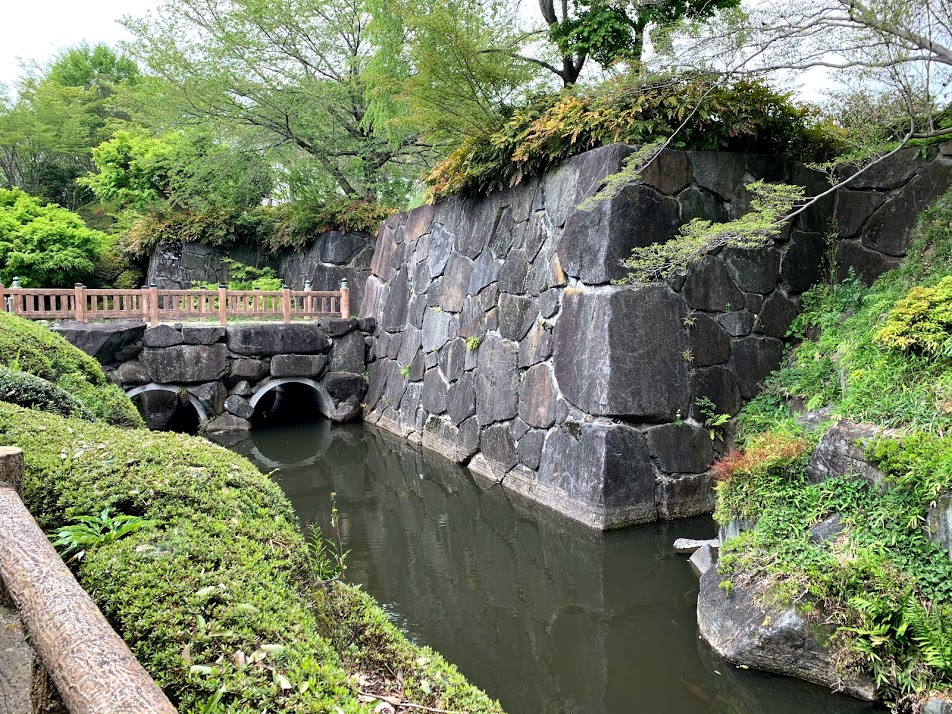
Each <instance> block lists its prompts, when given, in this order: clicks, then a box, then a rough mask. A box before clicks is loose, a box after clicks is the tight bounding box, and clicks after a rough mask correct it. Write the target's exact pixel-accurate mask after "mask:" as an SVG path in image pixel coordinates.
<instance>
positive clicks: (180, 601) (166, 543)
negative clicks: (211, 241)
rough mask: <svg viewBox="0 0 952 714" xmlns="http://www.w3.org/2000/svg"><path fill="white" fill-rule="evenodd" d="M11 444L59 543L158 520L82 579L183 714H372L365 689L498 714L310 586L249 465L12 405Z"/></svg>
mask: <svg viewBox="0 0 952 714" xmlns="http://www.w3.org/2000/svg"><path fill="white" fill-rule="evenodd" d="M0 443H2V444H4V445H10V444H13V445H17V446H20V447H22V448H23V449H24V452H25V457H26V465H27V473H26V480H25V486H24V488H25V494H24V498H25V501H26V503H27V506H28V507H29V508H30V510H31V512H32V513H33V514H34V516H35V517H36V518H37V520H38V522H39V523H40V525H41V527H43V528H44V530H46V531H48V532H51V531H53V530H54V529H56V528H58V527H60V526H63V525H65V524H68V523H69V522H70V520H71V519H72V518H74V517H76V516H80V515H87V514H92V513H98V512H100V511H101V510H102V509H103V508H105V507H107V506H108V507H111V508H112V509H113V510H114V512H117V513H122V514H129V515H137V516H142V517H144V518H146V519H149V520H156V521H158V522H159V525H158V526H155V527H152V528H143V529H141V530H138V531H136V532H134V533H133V534H131V535H129V536H128V537H126V538H123V539H121V540H118V541H115V542H112V543H107V544H104V545H101V546H99V547H93V548H89V549H87V551H86V554H85V557H84V558H83V559H82V560H81V561H80V565H79V568H78V572H77V576H78V578H79V581H80V583H81V584H82V585H83V587H84V588H85V589H86V591H87V592H89V593H90V594H91V595H92V596H93V598H94V599H95V600H96V602H97V603H98V605H99V607H100V608H101V609H102V611H103V612H104V613H105V615H106V616H107V618H109V620H110V621H111V622H112V623H113V625H114V626H115V628H116V629H117V631H118V632H119V633H120V635H122V637H123V638H124V639H125V640H126V642H128V643H129V645H130V647H131V648H132V650H133V652H134V653H135V654H136V656H137V657H138V658H139V660H140V661H141V662H142V664H143V665H144V666H145V668H146V669H147V670H148V671H149V672H150V673H151V674H152V675H153V676H154V677H155V679H156V681H157V682H158V683H159V684H160V686H162V687H163V689H164V690H165V691H166V693H167V694H168V695H169V697H170V698H171V699H172V700H173V702H174V703H175V704H176V705H177V706H178V707H179V708H180V711H183V712H209V711H216V712H218V711H228V712H232V711H258V712H260V711H272V712H273V711H282V712H323V711H328V712H331V711H333V712H338V711H345V712H351V711H358V710H366V711H370V710H372V705H367V704H363V703H362V702H365V701H368V700H369V697H363V698H361V695H360V690H361V689H362V688H369V687H370V686H371V685H369V684H368V682H374V683H376V684H377V686H378V689H377V691H380V689H381V682H382V683H383V686H382V688H383V689H384V690H386V691H389V692H390V693H391V694H393V695H395V696H397V697H407V698H409V699H410V701H415V702H416V703H418V704H422V705H424V706H430V707H436V708H440V709H448V710H457V711H468V712H498V711H500V709H499V707H498V705H497V704H495V703H493V702H491V701H490V700H489V699H488V698H487V697H486V696H485V695H484V694H482V693H481V692H480V691H479V690H477V689H475V688H474V687H472V686H471V685H469V684H467V683H466V682H465V680H464V679H463V677H462V676H461V675H459V674H458V673H457V671H456V670H455V669H454V668H453V667H452V666H451V665H448V664H447V663H446V662H444V661H443V660H442V659H441V658H440V657H439V655H436V654H434V653H432V652H430V651H429V650H426V649H422V648H418V647H415V646H413V645H411V644H410V643H408V642H407V641H406V640H405V639H404V638H403V637H402V635H400V633H399V632H398V631H397V630H396V629H394V628H393V626H392V625H390V624H389V623H388V622H387V620H386V616H385V614H384V613H383V611H382V610H381V609H380V608H379V607H378V606H377V605H376V604H374V603H373V601H372V600H371V599H370V598H368V597H367V596H366V595H364V594H363V593H361V592H360V591H359V590H357V589H354V588H351V587H347V586H342V585H334V586H331V587H330V589H326V588H324V587H318V586H316V585H314V584H313V582H312V578H311V565H310V562H309V556H308V549H307V546H306V544H305V541H304V539H303V537H302V535H301V533H300V531H299V530H298V525H297V521H296V518H295V515H294V512H293V511H292V509H291V506H290V503H289V502H288V501H287V499H286V498H285V497H284V495H283V494H282V493H281V490H280V489H279V488H278V487H277V486H276V485H275V484H274V483H272V482H271V481H269V480H268V478H267V477H266V476H263V475H261V474H260V473H259V472H258V471H257V469H255V468H254V467H253V466H252V465H251V464H250V463H249V462H248V461H246V460H245V459H243V458H241V457H239V456H237V455H235V454H233V453H231V452H229V451H227V450H225V449H222V448H220V447H217V446H214V445H212V444H209V443H208V442H206V441H204V440H202V439H199V438H195V437H188V436H183V435H177V434H170V433H153V432H148V431H145V430H141V429H133V430H124V429H118V428H114V427H111V426H108V425H104V424H101V423H89V422H84V421H81V420H77V419H64V418H62V417H59V416H55V415H52V414H45V413H40V412H35V411H29V410H24V409H21V408H18V407H15V406H12V405H8V404H2V403H0ZM389 671H392V672H401V671H402V672H403V673H404V677H403V680H402V683H400V684H399V685H398V684H397V683H396V682H393V681H389V683H388V680H392V676H391V675H390V674H386V675H384V674H382V673H387V672H389ZM388 687H390V688H389V689H388Z"/></svg>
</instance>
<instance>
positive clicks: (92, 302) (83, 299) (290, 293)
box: [0, 280, 350, 327]
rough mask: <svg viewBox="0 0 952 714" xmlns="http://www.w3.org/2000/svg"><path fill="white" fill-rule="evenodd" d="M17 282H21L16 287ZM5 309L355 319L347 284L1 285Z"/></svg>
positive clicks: (44, 315) (86, 316)
mask: <svg viewBox="0 0 952 714" xmlns="http://www.w3.org/2000/svg"><path fill="white" fill-rule="evenodd" d="M14 284H16V283H14ZM0 309H6V310H7V311H8V312H12V313H14V314H16V315H19V316H20V317H25V318H28V319H31V320H63V319H73V320H77V321H79V322H87V321H90V320H111V319H117V318H138V319H142V320H145V321H147V322H148V323H149V324H151V325H152V326H153V327H155V326H156V325H158V324H159V322H160V321H163V320H164V321H187V320H200V321H203V320H214V319H216V318H217V319H218V322H219V323H220V324H222V325H225V324H227V322H228V318H230V317H231V318H241V319H250V320H258V319H267V318H280V319H281V321H282V322H284V323H285V324H287V323H289V322H291V320H293V319H314V318H318V317H343V318H349V317H350V289H349V288H348V287H347V280H342V281H341V289H340V290H310V289H306V290H291V289H290V288H288V287H287V286H285V287H284V288H283V289H281V290H228V289H227V288H226V287H225V286H220V287H219V288H218V289H217V290H164V289H159V288H158V287H157V286H155V285H148V286H146V287H143V288H142V289H141V290H112V289H90V288H87V287H85V286H84V285H82V284H81V283H77V284H76V285H75V286H74V287H73V288H71V289H59V288H20V287H16V288H5V287H4V286H3V285H0Z"/></svg>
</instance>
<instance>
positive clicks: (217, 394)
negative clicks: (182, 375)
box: [188, 381, 228, 415]
mask: <svg viewBox="0 0 952 714" xmlns="http://www.w3.org/2000/svg"><path fill="white" fill-rule="evenodd" d="M188 393H189V394H191V395H192V396H193V397H195V398H196V399H197V400H198V401H199V403H200V404H201V405H202V409H204V410H205V413H206V414H208V415H214V414H221V413H222V411H223V410H224V408H225V397H226V396H227V394H228V393H227V392H226V391H225V386H224V385H223V384H222V383H221V382H217V381H216V382H206V383H205V384H200V385H198V386H197V387H189V388H188Z"/></svg>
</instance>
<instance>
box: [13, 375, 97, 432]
mask: <svg viewBox="0 0 952 714" xmlns="http://www.w3.org/2000/svg"><path fill="white" fill-rule="evenodd" d="M0 401H4V402H9V403H11V404H16V405H18V406H21V407H28V408H30V409H38V410H39V411H44V412H50V413H52V414H60V415H61V416H75V417H79V418H80V419H88V420H90V421H91V420H93V419H94V417H93V415H92V413H91V412H90V411H89V410H88V409H87V408H86V407H85V406H83V404H81V403H80V402H79V401H78V400H77V399H76V398H75V397H73V396H72V395H70V394H69V393H68V392H66V391H64V390H63V389H60V388H59V387H57V386H56V385H55V384H51V383H50V382H47V381H46V380H45V379H42V378H40V377H37V376H36V375H33V374H29V373H28V372H18V371H17V370H14V369H9V368H8V367H4V366H0Z"/></svg>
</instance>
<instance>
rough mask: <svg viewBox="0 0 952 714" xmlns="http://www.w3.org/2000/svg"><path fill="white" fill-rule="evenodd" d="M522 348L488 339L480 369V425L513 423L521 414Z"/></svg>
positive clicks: (480, 357) (479, 359) (483, 345)
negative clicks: (518, 414) (520, 351)
mask: <svg viewBox="0 0 952 714" xmlns="http://www.w3.org/2000/svg"><path fill="white" fill-rule="evenodd" d="M518 349H519V348H518V345H516V344H515V343H514V342H510V341H509V340H504V339H501V338H499V337H495V336H490V337H487V338H486V339H485V340H483V341H482V343H481V344H480V345H479V353H478V355H477V365H476V418H477V420H478V421H479V423H480V425H486V424H492V423H493V422H497V421H504V420H506V419H512V418H513V417H515V416H516V414H517V413H518V411H519V370H518V369H517V367H516V365H517V361H518V356H519V352H518Z"/></svg>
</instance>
